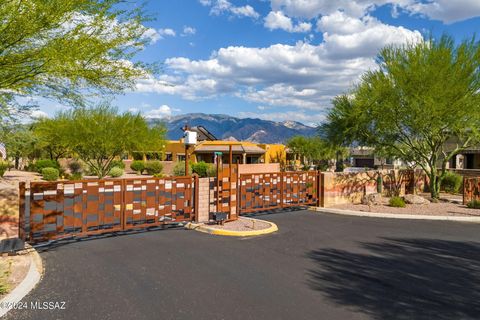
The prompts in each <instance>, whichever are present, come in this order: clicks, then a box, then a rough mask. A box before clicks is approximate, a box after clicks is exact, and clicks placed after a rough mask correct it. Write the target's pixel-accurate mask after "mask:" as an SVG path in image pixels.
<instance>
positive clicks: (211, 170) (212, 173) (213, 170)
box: [207, 164, 217, 177]
mask: <svg viewBox="0 0 480 320" xmlns="http://www.w3.org/2000/svg"><path fill="white" fill-rule="evenodd" d="M216 176H217V167H216V166H215V165H214V164H209V165H208V167H207V177H216Z"/></svg>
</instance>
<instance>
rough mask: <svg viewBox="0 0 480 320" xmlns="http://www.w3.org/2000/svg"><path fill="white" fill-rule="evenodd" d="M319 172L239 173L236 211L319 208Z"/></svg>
mask: <svg viewBox="0 0 480 320" xmlns="http://www.w3.org/2000/svg"><path fill="white" fill-rule="evenodd" d="M320 178H321V173H320V172H319V171H305V172H275V173H255V174H241V175H240V178H239V182H238V184H239V187H238V195H239V196H238V211H239V213H240V214H246V213H251V212H256V211H264V210H271V209H283V208H289V207H299V206H309V205H318V202H319V200H320V197H321V195H320V190H321V188H320V181H321V179H320Z"/></svg>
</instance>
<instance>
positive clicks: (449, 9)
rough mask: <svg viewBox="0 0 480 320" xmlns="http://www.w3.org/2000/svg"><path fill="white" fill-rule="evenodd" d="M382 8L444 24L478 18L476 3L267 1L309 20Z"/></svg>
mask: <svg viewBox="0 0 480 320" xmlns="http://www.w3.org/2000/svg"><path fill="white" fill-rule="evenodd" d="M383 5H391V6H392V15H394V16H395V15H397V14H398V11H399V9H400V10H403V11H405V12H406V13H409V14H421V15H423V16H426V17H428V18H430V19H435V20H440V21H443V22H444V23H453V22H457V21H462V20H466V19H470V18H473V17H477V16H479V15H480V1H478V0H455V1H452V0H427V1H422V0H336V1H331V0H270V6H271V8H272V10H274V11H278V10H282V11H283V12H284V13H285V14H286V15H287V16H289V17H298V18H306V19H312V18H316V17H319V16H326V15H330V14H332V13H334V12H336V11H342V12H344V13H345V14H346V15H348V16H351V17H356V18H361V17H363V16H364V15H366V14H368V12H369V11H371V10H374V9H375V8H376V7H379V6H383Z"/></svg>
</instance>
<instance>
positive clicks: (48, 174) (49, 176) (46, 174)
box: [41, 167, 60, 181]
mask: <svg viewBox="0 0 480 320" xmlns="http://www.w3.org/2000/svg"><path fill="white" fill-rule="evenodd" d="M41 173H42V179H43V180H45V181H57V180H58V176H59V175H60V172H59V171H58V169H57V168H51V167H47V168H43V169H42V172H41Z"/></svg>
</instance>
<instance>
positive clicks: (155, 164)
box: [145, 160, 163, 175]
mask: <svg viewBox="0 0 480 320" xmlns="http://www.w3.org/2000/svg"><path fill="white" fill-rule="evenodd" d="M162 170H163V164H162V163H161V162H160V161H158V160H152V161H147V162H145V171H147V174H150V175H154V174H158V173H162Z"/></svg>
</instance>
